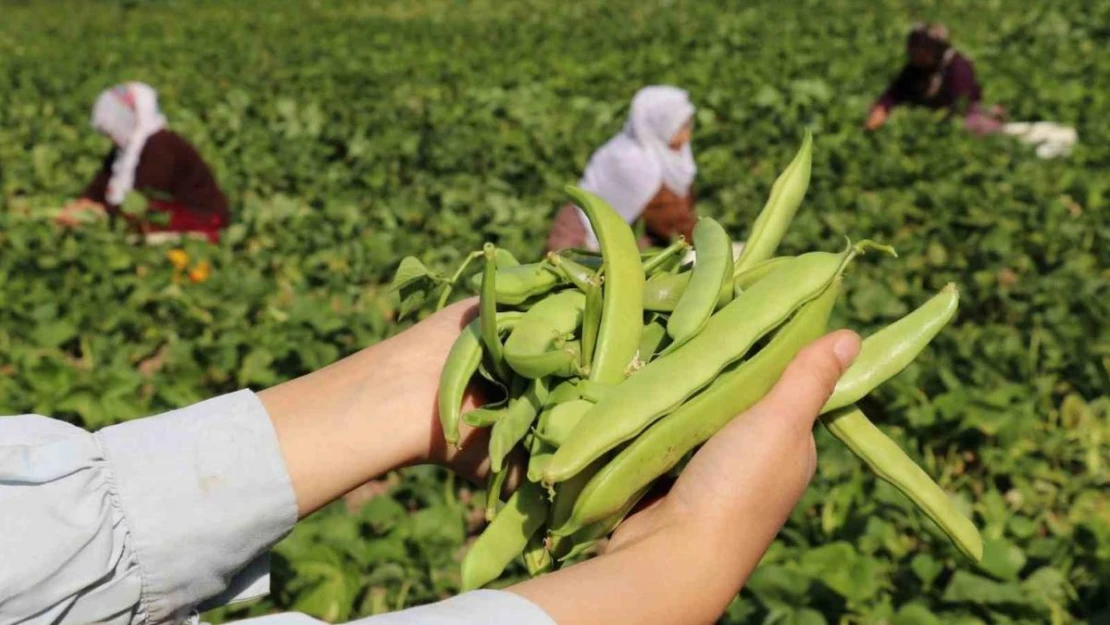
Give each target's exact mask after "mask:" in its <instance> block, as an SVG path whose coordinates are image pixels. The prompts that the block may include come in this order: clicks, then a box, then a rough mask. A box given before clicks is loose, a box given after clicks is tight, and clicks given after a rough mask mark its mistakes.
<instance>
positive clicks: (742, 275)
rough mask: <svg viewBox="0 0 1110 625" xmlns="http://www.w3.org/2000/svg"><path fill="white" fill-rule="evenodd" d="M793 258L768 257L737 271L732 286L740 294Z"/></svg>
mask: <svg viewBox="0 0 1110 625" xmlns="http://www.w3.org/2000/svg"><path fill="white" fill-rule="evenodd" d="M791 258H794V257H793V256H776V257H774V258H768V259H767V260H765V261H763V262H761V263H759V264H757V265H755V266H754V267H752V268H751V269H745V270H744V271H741V272H737V273H735V274H734V275H733V277H732V288H733V290H734V292H735V294H736V295H739V294H740V293H741V292H743V291H744V289H750V288H751V287H752V285H753V284H755V283H756V282H759V281H760V280H762V279H763V278H766V277H767V276H768V275H770V273H771V272H772V271H774V270H775V269H778V268H779V267H781V266H782V265H783V264H784V263H786V262H787V261H789V260H790V259H791Z"/></svg>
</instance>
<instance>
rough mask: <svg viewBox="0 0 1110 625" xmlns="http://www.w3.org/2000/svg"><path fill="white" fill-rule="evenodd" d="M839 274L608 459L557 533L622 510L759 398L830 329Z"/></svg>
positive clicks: (555, 530)
mask: <svg viewBox="0 0 1110 625" xmlns="http://www.w3.org/2000/svg"><path fill="white" fill-rule="evenodd" d="M839 282H840V280H839V278H837V279H834V280H833V283H832V284H830V285H829V287H828V288H826V289H825V291H824V293H822V294H821V295H820V296H818V297H817V298H816V299H814V300H812V301H810V302H809V303H807V304H805V305H804V306H802V308H801V309H800V310H798V312H797V313H796V314H795V315H794V316H793V317H792V318H791V319H790V320H789V321H787V322H786V323H785V324H784V325H783V326H782V327H781V328H780V329H779V330H778V331H777V332H776V333H775V336H774V338H772V339H771V341H770V342H769V343H768V344H767V346H766V347H764V348H763V349H762V350H760V351H759V353H757V354H756V355H755V356H753V357H752V358H750V359H748V360H746V361H744V362H741V363H739V364H738V365H736V366H735V368H733V369H732V370H731V371H726V372H725V373H723V374H722V375H721V376H720V377H718V378H717V379H716V380H715V381H714V382H713V383H712V384H710V385H709V387H708V388H706V389H705V390H704V391H702V392H701V393H699V394H697V395H695V396H694V397H692V398H691V399H690V400H689V401H687V402H686V403H684V404H682V406H680V407H679V408H678V409H676V410H675V411H674V412H672V413H671V414H669V415H667V416H666V417H664V418H663V419H660V420H659V421H658V422H656V423H654V424H653V425H652V426H651V427H649V428H648V429H647V430H645V431H644V432H643V434H641V435H640V436H639V437H637V438H636V440H634V441H632V442H631V443H630V444H629V445H628V446H627V447H625V448H624V449H623V450H621V451H620V452H619V453H618V454H617V455H616V456H615V457H614V458H613V460H612V461H610V462H609V463H608V464H606V465H605V467H604V468H603V469H601V470H600V471H599V472H598V473H597V474H596V475H594V477H593V479H591V480H590V483H589V484H588V485H587V486H586V488H585V489H584V490H583V491H582V493H581V495H580V496H579V497H578V501H577V502H576V504H575V507H574V512H573V514H572V515H570V516H569V517H568V518H567V522H566V523H565V524H563V525H562V526H558V525H557V526H554V529H553V533H555V534H556V535H567V534H571V533H574V532H576V531H578V530H580V529H581V528H583V527H585V526H587V525H590V524H592V523H596V522H598V521H601V520H603V519H604V518H606V517H608V516H610V515H612V514H614V513H615V512H617V511H618V510H620V509H621V508H622V507H623V506H624V505H625V504H626V503H627V502H628V500H629V499H630V498H631V497H633V496H634V495H635V494H636V493H637V492H638V491H640V490H641V489H643V488H646V487H648V486H649V485H650V484H651V483H652V482H653V481H655V480H656V479H657V478H659V477H660V476H662V475H664V474H665V473H666V472H667V471H669V470H670V469H671V468H672V467H674V466H675V465H676V464H678V462H679V461H680V460H681V459H682V458H683V457H684V456H685V455H686V454H687V452H689V451H690V450H692V449H694V448H695V447H697V446H698V445H700V444H702V443H704V442H705V441H707V440H709V438H710V437H711V436H713V434H715V433H717V431H718V430H720V429H721V428H722V427H724V426H725V425H726V424H727V423H728V422H729V421H731V420H732V419H733V417H735V416H736V415H738V414H740V413H741V412H743V411H745V410H747V409H748V408H750V407H751V406H753V405H754V404H755V403H756V402H757V401H759V400H760V399H761V398H762V397H763V396H764V395H765V394H767V392H768V391H770V390H771V387H772V386H774V384H775V382H777V381H778V379H779V376H781V375H782V372H783V371H784V370H785V369H786V366H787V365H788V364H790V361H791V360H792V359H793V358H794V356H795V355H796V354H797V353H798V351H800V350H801V349H802V348H803V347H805V346H806V345H807V344H809V343H810V342H811V341H813V340H815V339H817V338H818V337H820V336H821V335H822V334H823V333H824V332H825V327H826V324H827V323H828V320H829V314H830V313H831V312H832V308H833V305H834V304H835V303H836V298H837V295H838V294H839V292H840V286H839Z"/></svg>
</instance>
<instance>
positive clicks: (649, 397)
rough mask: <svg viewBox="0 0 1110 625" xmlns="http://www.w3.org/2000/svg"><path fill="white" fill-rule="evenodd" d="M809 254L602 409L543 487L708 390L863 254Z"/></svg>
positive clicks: (575, 436) (587, 420) (619, 390)
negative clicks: (730, 366)
mask: <svg viewBox="0 0 1110 625" xmlns="http://www.w3.org/2000/svg"><path fill="white" fill-rule="evenodd" d="M858 251H859V249H858V246H857V247H850V248H849V249H848V250H846V251H844V252H843V253H840V254H830V253H826V252H811V253H809V254H803V255H801V256H798V257H797V258H795V259H794V260H792V261H790V262H788V263H785V264H784V265H783V266H782V267H780V268H779V269H777V270H775V271H774V272H772V274H771V275H770V276H768V278H767V279H766V280H761V281H760V282H757V283H756V284H755V285H754V286H752V288H751V289H749V290H748V291H746V292H745V293H743V294H742V295H741V296H740V297H738V298H737V299H736V300H734V301H733V302H732V303H730V304H729V305H728V306H725V307H724V308H723V309H721V311H720V312H718V313H717V314H715V315H713V317H712V318H710V320H709V323H707V324H706V326H705V328H704V330H702V332H700V333H699V334H698V335H697V336H695V337H693V338H692V339H690V340H689V341H688V342H687V343H686V344H685V345H683V346H682V347H681V348H679V349H677V350H675V351H672V352H670V353H668V354H667V355H665V356H661V357H660V358H659V359H658V360H655V361H653V362H651V363H649V364H648V365H646V366H645V367H643V368H642V369H640V370H639V371H638V372H636V374H635V375H633V376H632V377H630V378H629V379H628V380H626V381H625V382H624V383H623V384H619V385H617V386H616V387H615V388H614V389H613V390H612V392H610V393H608V394H607V395H606V396H605V397H603V398H602V399H601V401H599V402H598V403H597V405H596V406H594V408H593V409H592V410H591V411H590V412H589V413H587V414H586V415H585V416H584V417H583V418H582V421H581V422H579V424H578V426H577V427H576V428H575V429H574V431H573V432H572V433H571V435H570V437H569V438H568V439H567V441H566V443H565V444H564V445H563V446H562V447H560V448H559V450H558V451H557V452H555V456H554V457H553V458H552V459H551V462H550V463H549V464H548V465H547V470H546V471H544V482H545V483H548V484H554V483H557V482H561V481H563V480H566V479H569V478H570V477H572V476H574V475H575V474H576V473H578V472H579V471H581V470H582V469H584V468H585V467H586V465H588V464H590V463H591V462H593V461H594V460H596V459H597V458H599V457H600V456H601V455H602V454H604V453H605V452H607V451H609V450H611V449H613V448H614V447H616V446H617V445H619V444H621V443H623V442H625V441H627V440H629V439H631V438H633V437H635V436H636V435H637V434H638V433H639V432H641V431H642V430H643V429H644V428H646V427H647V426H648V425H650V424H651V423H652V422H653V421H655V420H656V419H658V418H659V417H661V416H663V415H664V414H666V413H667V412H669V411H671V410H673V409H674V408H676V407H678V406H679V405H681V404H682V402H683V401H685V400H686V399H687V398H688V397H690V396H691V395H693V394H694V393H696V392H697V391H699V390H701V389H702V388H703V387H705V386H706V385H708V384H709V383H710V382H712V381H713V379H714V378H715V377H716V376H717V375H718V374H719V373H720V372H721V370H723V369H724V368H725V367H726V366H728V365H729V364H730V363H732V362H734V361H736V360H738V359H739V358H741V357H743V356H744V354H745V353H747V350H748V349H749V348H750V347H751V346H752V344H753V343H755V342H756V341H757V340H759V338H760V337H762V336H763V335H764V334H766V333H767V332H769V331H771V330H773V329H774V328H775V327H777V326H778V325H779V324H781V323H782V322H783V321H784V320H785V319H786V318H787V317H788V316H790V315H791V314H792V313H793V312H794V311H795V310H796V309H797V308H798V307H800V306H801V305H802V304H804V303H806V302H807V301H809V300H810V299H813V298H814V297H816V296H817V295H819V294H820V293H821V292H822V291H824V290H825V288H826V287H827V286H828V285H829V284H830V283H831V282H832V281H833V279H834V278H835V277H836V276H838V275H840V272H841V271H843V269H844V267H845V266H846V264H847V263H848V262H850V261H851V259H852V258H853V257H854V256H855V255H856V254H857V253H858Z"/></svg>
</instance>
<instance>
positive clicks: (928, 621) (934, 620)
mask: <svg viewBox="0 0 1110 625" xmlns="http://www.w3.org/2000/svg"><path fill="white" fill-rule="evenodd" d="M943 622H944V621H942V620H940V618H938V617H937V616H936V615H935V614H933V613H932V612H931V611H929V608H927V607H926V606H925V605H924V604H921V603H907V604H905V605H903V606H902V607H900V608H898V612H897V613H896V614H895V615H894V617H893V618H891V619H890V625H942V624H943Z"/></svg>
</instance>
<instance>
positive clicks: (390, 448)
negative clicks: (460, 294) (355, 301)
mask: <svg viewBox="0 0 1110 625" xmlns="http://www.w3.org/2000/svg"><path fill="white" fill-rule="evenodd" d="M476 315H477V299H476V298H471V299H467V300H464V301H461V302H458V303H456V304H453V305H451V306H448V307H446V308H444V309H443V310H441V311H439V312H437V313H435V314H434V315H432V316H430V317H429V318H427V319H425V320H423V321H421V322H420V323H418V324H416V325H415V326H413V327H411V328H409V329H408V330H405V331H404V332H402V333H400V334H398V335H396V336H393V337H390V338H389V339H386V340H384V341H382V342H380V343H377V344H375V345H372V346H370V347H368V348H366V349H364V350H362V351H360V352H358V353H356V354H353V355H351V356H348V357H347V358H344V359H343V360H340V361H339V362H336V363H333V364H331V365H329V366H327V367H325V368H323V369H321V370H319V371H316V372H314V373H310V374H308V375H306V376H303V377H300V378H297V379H295V380H290V381H288V382H285V383H283V384H279V385H278V386H275V387H273V388H269V389H266V390H264V391H262V392H260V393H259V394H258V397H259V399H260V400H261V401H262V403H263V405H264V406H265V407H266V410H267V412H268V413H269V415H270V419H271V420H272V422H273V423H274V429H275V431H276V433H277V436H278V442H279V444H280V446H281V451H282V457H283V458H284V459H285V463H286V469H287V470H288V472H289V476H290V479H291V480H292V483H293V490H294V492H295V493H296V496H297V506H298V511H299V515H300V516H301V517H304V516H306V515H308V514H310V513H311V512H313V511H315V510H316V509H318V508H320V507H321V506H323V505H325V504H327V503H328V502H330V501H332V500H333V499H336V498H338V497H339V496H341V495H343V494H344V493H346V492H348V491H350V490H351V489H353V488H355V487H356V486H359V485H361V484H363V483H365V482H367V481H369V480H371V479H373V478H375V477H377V476H379V475H382V474H384V473H386V472H387V471H390V470H393V469H397V468H401V467H404V466H409V465H415V464H427V463H435V464H440V465H443V466H446V467H448V468H450V469H451V470H453V471H455V472H456V473H459V474H461V475H463V476H464V477H467V478H471V479H475V480H477V479H480V478H481V477H482V476H483V475H485V473H487V472H488V469H489V459H488V453H487V445H488V437H489V430H488V429H480V430H477V429H472V428H470V427H468V426H466V425H465V424H463V425H462V426H461V428H460V443H461V448H460V449H454V448H449V446H448V445H447V444H446V443H445V442H444V437H443V430H442V427H441V426H440V423H439V414H438V410H437V408H436V395H437V390H438V386H439V377H440V373H441V372H442V371H443V366H444V364H445V362H446V359H447V353H448V351H450V349H451V345H452V344H453V343H454V341H455V339H456V338H458V336H459V333H460V331H461V330H462V328H464V327H465V326H466V324H467V323H469V322H470V321H471V320H472V319H474V317H475V316H476ZM481 394H482V393H481V389H479V388H477V387H474V388H472V389H471V390H470V392H468V393H467V395H466V397H465V399H464V403H463V412H466V411H467V410H470V409H472V408H476V407H478V406H479V405H480V404H481V403H482V400H481ZM514 473H515V471H514ZM515 480H516V478H515V477H514V476H512V475H511V476H510V479H509V485H510V487H511V485H512V483H513V482H515Z"/></svg>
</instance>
